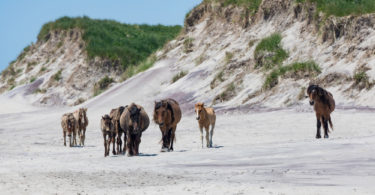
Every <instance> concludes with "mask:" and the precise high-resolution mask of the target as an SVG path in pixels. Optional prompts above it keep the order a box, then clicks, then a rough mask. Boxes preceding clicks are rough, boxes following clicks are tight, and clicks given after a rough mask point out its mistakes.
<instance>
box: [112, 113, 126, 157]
mask: <svg viewBox="0 0 375 195" xmlns="http://www.w3.org/2000/svg"><path fill="white" fill-rule="evenodd" d="M124 109H125V107H124V106H120V107H118V108H115V109H112V110H111V112H110V114H109V116H110V117H111V118H112V125H113V127H114V130H115V136H116V138H115V139H117V150H116V151H117V152H116V153H117V154H124V153H125V151H126V133H125V132H124V129H122V128H121V126H120V117H121V114H122V113H123V112H124ZM123 133H124V149H122V140H121V136H122V134H123Z"/></svg>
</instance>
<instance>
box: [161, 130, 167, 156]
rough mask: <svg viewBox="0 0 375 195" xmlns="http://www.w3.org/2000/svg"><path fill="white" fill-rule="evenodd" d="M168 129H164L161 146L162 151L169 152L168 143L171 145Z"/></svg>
mask: <svg viewBox="0 0 375 195" xmlns="http://www.w3.org/2000/svg"><path fill="white" fill-rule="evenodd" d="M168 132H169V131H168V129H167V130H166V131H162V134H163V146H162V147H161V152H167V151H168V145H169V137H168Z"/></svg>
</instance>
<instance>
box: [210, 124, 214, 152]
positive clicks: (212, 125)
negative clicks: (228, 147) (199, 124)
mask: <svg viewBox="0 0 375 195" xmlns="http://www.w3.org/2000/svg"><path fill="white" fill-rule="evenodd" d="M214 128H215V123H212V124H211V130H210V147H212V136H213V135H214Z"/></svg>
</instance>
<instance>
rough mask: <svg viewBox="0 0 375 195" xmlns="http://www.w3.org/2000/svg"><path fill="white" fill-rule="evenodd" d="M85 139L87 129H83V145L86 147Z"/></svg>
mask: <svg viewBox="0 0 375 195" xmlns="http://www.w3.org/2000/svg"><path fill="white" fill-rule="evenodd" d="M85 138H86V128H83V131H82V145H85Z"/></svg>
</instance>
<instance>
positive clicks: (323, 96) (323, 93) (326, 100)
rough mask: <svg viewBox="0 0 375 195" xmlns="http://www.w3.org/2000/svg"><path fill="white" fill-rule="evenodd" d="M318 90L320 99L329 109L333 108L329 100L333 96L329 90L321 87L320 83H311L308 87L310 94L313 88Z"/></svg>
mask: <svg viewBox="0 0 375 195" xmlns="http://www.w3.org/2000/svg"><path fill="white" fill-rule="evenodd" d="M314 89H315V90H316V91H317V93H318V96H319V99H320V101H321V102H322V103H323V104H326V105H328V107H329V109H331V108H332V105H331V103H330V101H329V99H330V98H331V97H330V95H329V93H328V91H326V90H325V89H323V88H321V87H319V85H310V86H309V87H308V88H307V93H308V94H310V93H311V92H312V90H314Z"/></svg>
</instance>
